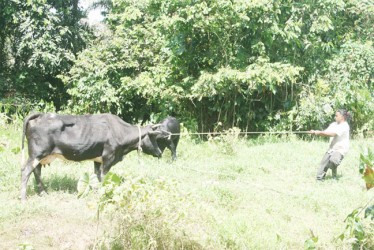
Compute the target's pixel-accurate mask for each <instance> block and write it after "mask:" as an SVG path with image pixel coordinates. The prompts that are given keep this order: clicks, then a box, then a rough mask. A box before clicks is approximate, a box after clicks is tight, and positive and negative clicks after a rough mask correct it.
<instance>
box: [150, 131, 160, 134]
mask: <svg viewBox="0 0 374 250" xmlns="http://www.w3.org/2000/svg"><path fill="white" fill-rule="evenodd" d="M148 134H149V135H160V134H162V132H161V131H149V132H148Z"/></svg>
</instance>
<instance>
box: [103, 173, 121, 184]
mask: <svg viewBox="0 0 374 250" xmlns="http://www.w3.org/2000/svg"><path fill="white" fill-rule="evenodd" d="M111 183H112V184H115V185H116V186H119V185H120V184H121V177H120V176H119V175H117V174H114V173H111V172H109V173H107V174H106V175H105V177H104V181H103V186H106V185H108V184H111Z"/></svg>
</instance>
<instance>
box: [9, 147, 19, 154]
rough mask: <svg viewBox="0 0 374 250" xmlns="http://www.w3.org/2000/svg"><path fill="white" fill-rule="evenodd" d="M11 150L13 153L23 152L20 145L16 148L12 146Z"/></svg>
mask: <svg viewBox="0 0 374 250" xmlns="http://www.w3.org/2000/svg"><path fill="white" fill-rule="evenodd" d="M11 151H12V153H13V154H18V153H19V152H21V148H20V147H15V148H12V149H11Z"/></svg>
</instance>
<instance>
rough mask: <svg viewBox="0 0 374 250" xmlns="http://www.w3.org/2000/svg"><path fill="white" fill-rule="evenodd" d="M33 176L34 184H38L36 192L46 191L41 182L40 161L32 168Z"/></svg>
mask: <svg viewBox="0 0 374 250" xmlns="http://www.w3.org/2000/svg"><path fill="white" fill-rule="evenodd" d="M34 176H35V180H36V184H37V185H38V193H39V194H43V193H47V192H46V191H45V187H44V184H43V182H42V165H41V164H40V163H39V164H38V165H37V166H36V167H35V169H34Z"/></svg>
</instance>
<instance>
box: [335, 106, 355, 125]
mask: <svg viewBox="0 0 374 250" xmlns="http://www.w3.org/2000/svg"><path fill="white" fill-rule="evenodd" d="M350 118H351V114H350V113H349V112H348V111H347V110H345V109H339V110H338V111H336V112H335V121H336V122H337V123H341V122H345V121H348V120H349V119H350Z"/></svg>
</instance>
